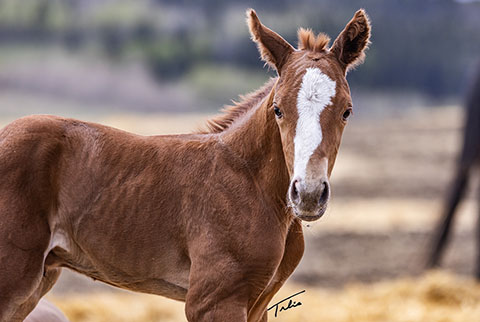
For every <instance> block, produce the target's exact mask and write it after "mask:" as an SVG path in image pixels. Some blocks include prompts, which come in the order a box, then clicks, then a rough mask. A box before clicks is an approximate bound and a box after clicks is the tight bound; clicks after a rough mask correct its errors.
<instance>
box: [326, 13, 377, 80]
mask: <svg viewBox="0 0 480 322" xmlns="http://www.w3.org/2000/svg"><path fill="white" fill-rule="evenodd" d="M369 39H370V21H369V20H368V16H367V14H366V13H365V11H364V10H363V9H360V10H358V11H357V12H356V13H355V15H354V16H353V18H352V20H350V22H349V23H348V24H347V26H346V27H345V29H344V30H343V31H342V32H341V33H340V35H339V36H338V37H337V39H335V42H334V43H333V45H332V48H331V49H330V52H331V53H333V55H334V56H335V57H336V58H337V59H338V61H339V62H340V64H341V65H342V67H343V70H344V71H345V72H347V71H348V69H349V68H352V67H354V66H356V65H358V64H361V63H362V62H363V59H364V58H365V53H364V51H365V48H366V47H367V46H368V44H369V41H368V40H369Z"/></svg>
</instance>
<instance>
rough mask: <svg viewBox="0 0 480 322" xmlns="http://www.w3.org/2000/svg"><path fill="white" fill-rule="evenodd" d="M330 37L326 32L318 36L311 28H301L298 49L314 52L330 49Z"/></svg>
mask: <svg viewBox="0 0 480 322" xmlns="http://www.w3.org/2000/svg"><path fill="white" fill-rule="evenodd" d="M329 43H330V37H328V35H326V34H324V33H319V34H318V35H317V36H315V34H314V33H313V31H312V30H311V29H304V28H300V29H299V30H298V49H300V50H309V51H313V52H325V51H327V49H328V44H329Z"/></svg>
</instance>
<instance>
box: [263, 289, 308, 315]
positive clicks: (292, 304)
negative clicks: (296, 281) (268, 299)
mask: <svg viewBox="0 0 480 322" xmlns="http://www.w3.org/2000/svg"><path fill="white" fill-rule="evenodd" d="M302 293H305V290H303V291H300V292H298V293H295V294H293V295H290V296H289V297H287V298H284V299H283V300H281V301H280V302H277V303H275V304H274V305H272V306H270V307H269V308H268V309H267V311H270V310H271V309H273V308H275V317H277V314H278V313H279V312H282V311H286V310H288V309H291V308H294V307H297V306H300V305H302V302H295V301H294V300H292V297H294V296H297V295H299V294H302ZM286 300H288V304H287V306H283V305H282V306H280V308H279V305H280V303H283V302H285V301H286Z"/></svg>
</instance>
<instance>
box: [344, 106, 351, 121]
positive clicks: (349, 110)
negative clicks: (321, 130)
mask: <svg viewBox="0 0 480 322" xmlns="http://www.w3.org/2000/svg"><path fill="white" fill-rule="evenodd" d="M350 115H352V109H351V108H349V109H348V110H346V111H345V112H343V120H344V121H346V120H347V119H348V117H349V116H350Z"/></svg>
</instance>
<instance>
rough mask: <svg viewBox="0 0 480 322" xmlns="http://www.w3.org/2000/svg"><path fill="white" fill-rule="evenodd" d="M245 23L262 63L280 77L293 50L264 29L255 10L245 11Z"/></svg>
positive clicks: (273, 33)
mask: <svg viewBox="0 0 480 322" xmlns="http://www.w3.org/2000/svg"><path fill="white" fill-rule="evenodd" d="M247 22H248V28H249V29H250V34H251V35H252V39H253V41H254V42H255V43H256V44H257V47H258V50H259V51H260V55H261V56H262V59H263V61H265V62H266V63H268V64H269V65H270V66H272V67H273V68H275V69H276V70H277V72H278V74H279V75H280V74H281V71H282V68H283V66H284V65H285V62H286V61H287V59H288V57H289V56H290V54H291V53H292V52H293V51H295V49H294V48H293V47H292V45H290V44H289V43H288V42H287V41H286V40H285V39H283V38H282V37H281V36H280V35H279V34H277V33H276V32H274V31H272V30H270V29H269V28H267V27H265V26H264V25H263V24H262V23H261V22H260V19H258V16H257V14H256V12H255V10H253V9H249V10H247Z"/></svg>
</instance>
